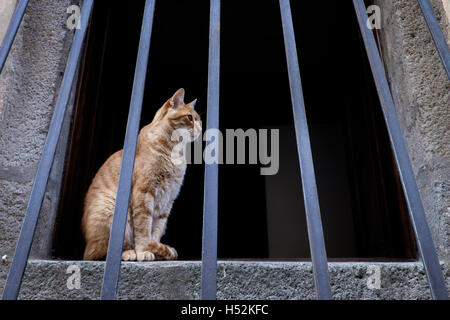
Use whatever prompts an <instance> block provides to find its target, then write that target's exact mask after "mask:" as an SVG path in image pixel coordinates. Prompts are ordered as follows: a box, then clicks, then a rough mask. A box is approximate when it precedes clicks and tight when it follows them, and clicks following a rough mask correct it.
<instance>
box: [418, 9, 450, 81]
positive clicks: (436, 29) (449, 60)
mask: <svg viewBox="0 0 450 320" xmlns="http://www.w3.org/2000/svg"><path fill="white" fill-rule="evenodd" d="M417 1H418V2H419V6H420V9H421V10H422V13H423V16H424V17H425V21H426V22H427V26H428V29H429V30H430V33H431V36H432V37H433V40H434V43H435V44H436V48H437V51H438V53H439V56H440V57H441V60H442V63H443V65H444V68H445V71H446V72H447V76H448V78H449V80H450V50H449V48H448V45H447V41H446V40H445V37H444V34H443V32H442V29H441V28H440V26H439V22H438V21H437V19H436V16H435V15H434V12H433V8H432V7H431V5H430V2H429V1H428V0H417Z"/></svg>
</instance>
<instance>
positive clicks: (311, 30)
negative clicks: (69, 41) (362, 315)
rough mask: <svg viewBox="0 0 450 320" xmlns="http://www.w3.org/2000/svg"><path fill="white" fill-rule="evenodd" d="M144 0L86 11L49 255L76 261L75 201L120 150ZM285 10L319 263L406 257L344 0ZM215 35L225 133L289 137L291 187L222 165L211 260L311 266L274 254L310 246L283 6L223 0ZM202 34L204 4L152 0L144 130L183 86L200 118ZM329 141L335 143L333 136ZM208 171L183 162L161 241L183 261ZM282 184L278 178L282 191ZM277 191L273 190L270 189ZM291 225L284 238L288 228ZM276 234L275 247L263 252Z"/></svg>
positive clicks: (396, 188) (193, 247)
mask: <svg viewBox="0 0 450 320" xmlns="http://www.w3.org/2000/svg"><path fill="white" fill-rule="evenodd" d="M143 4H144V1H142V0H139V1H136V0H135V1H129V2H128V3H127V5H126V6H123V4H122V2H119V1H102V2H100V1H97V2H96V3H95V7H94V13H93V18H92V22H91V26H90V30H89V35H88V43H87V46H86V50H85V55H84V59H83V65H82V72H81V73H80V84H79V87H78V88H77V100H76V110H75V116H74V121H73V126H72V129H71V143H70V147H69V150H68V158H67V164H66V174H65V178H64V182H63V190H62V195H61V201H60V210H59V215H58V221H57V224H56V226H57V227H56V230H55V241H54V255H55V257H58V258H65V259H80V258H81V256H82V251H83V240H82V238H81V232H80V227H79V225H80V220H81V213H82V202H83V198H84V195H85V193H86V191H87V189H88V187H89V184H90V181H91V180H92V178H93V176H94V175H95V172H96V171H97V170H98V169H99V167H100V166H101V165H102V163H103V162H104V161H105V160H106V159H107V158H108V156H109V155H111V154H112V153H114V152H115V151H117V150H119V149H121V148H123V139H124V135H125V128H126V122H127V115H128V108H129V102H130V96H131V88H132V83H133V75H134V67H135V61H136V56H137V48H138V43H139V33H140V24H141V21H142V11H143ZM291 5H292V12H293V18H294V27H295V31H296V39H297V48H298V52H299V60H300V67H301V75H302V81H303V89H304V95H305V103H306V109H307V114H308V122H309V124H310V131H311V141H312V148H313V157H314V161H315V163H318V166H319V167H320V168H328V169H324V170H323V171H322V170H320V172H318V167H317V166H316V175H317V184H318V191H319V198H320V200H321V209H322V217H323V220H324V221H323V224H324V233H325V239H326V242H327V250H328V255H329V256H330V257H331V258H343V259H348V260H350V259H356V258H373V259H376V258H389V259H412V258H415V257H416V246H415V241H414V238H413V235H412V230H411V224H410V222H409V217H408V213H407V209H406V205H405V201H404V198H403V195H402V192H401V186H400V182H399V178H398V174H397V170H396V167H395V164H394V161H393V156H392V152H391V148H390V144H389V138H388V135H387V131H386V128H385V125H384V120H383V116H382V114H381V108H380V105H379V101H378V98H377V94H376V90H375V87H374V84H373V80H372V78H371V74H370V68H369V65H368V62H367V59H366V55H365V51H364V47H363V44H362V42H361V40H360V36H359V30H358V26H357V24H356V18H355V14H354V9H353V7H352V4H351V1H331V2H327V4H326V6H324V4H323V3H322V2H318V1H291ZM221 31H222V43H221V47H222V51H221V101H220V102H221V112H220V118H221V121H220V128H221V129H222V131H223V132H225V129H237V128H242V129H244V130H245V129H250V128H254V129H262V128H280V129H281V131H282V132H285V133H283V134H282V135H281V136H282V137H286V139H283V140H281V141H280V145H281V149H282V150H283V152H282V153H281V156H282V157H286V158H283V159H284V160H283V159H281V165H282V166H283V167H280V172H282V171H283V172H284V173H283V174H285V176H286V180H283V179H284V178H283V179H281V180H280V179H278V180H277V181H275V180H270V178H266V177H264V176H261V175H260V167H259V165H224V166H220V174H219V179H220V188H219V248H218V249H219V252H218V255H219V258H222V259H268V258H274V259H297V258H298V259H305V258H308V257H309V253H308V252H304V251H301V250H300V249H299V251H292V252H288V251H283V250H282V248H284V247H286V248H288V247H290V246H293V243H292V242H295V241H298V242H302V243H303V244H304V245H305V244H307V241H308V240H307V231H306V226H305V223H304V217H303V218H302V217H300V215H304V214H303V213H302V212H304V211H302V210H303V203H302V193H301V184H300V181H301V180H300V172H299V167H298V160H297V146H296V143H295V139H291V138H289V136H291V137H292V134H293V116H292V107H291V100H290V91H289V82H288V74H287V66H286V58H285V51H284V42H283V34H282V25H281V17H280V10H279V4H278V1H276V0H264V1H261V0H259V1H257V0H246V1H238V0H227V1H223V2H222V23H221ZM208 35H209V1H187V0H183V1H180V0H176V1H175V0H164V1H157V2H156V11H155V19H154V28H153V35H152V43H151V54H150V60H149V67H148V75H147V85H146V92H145V98H144V104H143V113H142V119H141V125H142V126H144V125H146V124H148V123H149V122H150V121H151V120H152V118H153V115H154V113H155V112H156V110H157V109H158V108H159V107H160V106H161V105H162V104H163V103H164V102H165V101H166V100H167V99H168V98H169V97H170V96H171V95H172V94H173V93H174V92H175V91H176V90H177V89H178V88H181V87H183V88H185V89H186V93H187V97H186V99H187V100H189V101H190V100H193V99H194V98H198V99H199V102H198V104H197V111H198V112H199V113H200V114H201V116H202V120H203V121H204V123H205V122H206V116H207V114H206V95H207V80H208V79H207V77H208ZM321 128H332V129H330V130H329V129H324V130H322V129H321ZM336 133H338V135H339V136H341V137H342V138H341V139H340V140H333V137H334V136H335V135H336ZM327 135H328V136H327ZM336 141H338V142H336ZM323 150H325V151H323ZM334 156H336V158H337V157H339V159H340V160H339V161H334ZM287 160H289V161H287ZM283 164H285V165H283ZM203 176H204V166H203V165H191V166H190V167H189V169H188V172H187V175H186V178H185V183H184V186H183V188H182V191H181V194H180V196H179V198H178V199H177V201H176V202H175V205H174V208H173V211H172V215H171V217H170V219H169V224H168V229H167V233H166V235H165V237H164V238H163V242H165V243H167V244H170V245H172V246H174V247H175V248H177V250H178V252H179V254H180V259H182V260H191V259H192V260H197V259H200V257H201V236H202V214H203V188H204V186H203ZM283 177H284V176H283ZM274 181H275V182H274ZM280 181H281V182H283V181H285V182H286V183H281V185H279V186H278V184H280ZM274 186H277V190H278V191H279V193H271V192H269V191H270V190H271V189H270V188H272V187H274ZM343 199H344V200H343ZM281 201H282V202H281ZM273 204H274V205H273ZM270 208H272V209H273V208H279V209H277V210H280V211H283V212H284V211H286V215H285V216H284V219H282V220H281V221H279V223H278V225H279V228H278V229H277V230H278V231H275V234H274V235H273V234H272V235H269V233H270V232H269V230H272V229H270V228H269V227H270V226H268V221H272V220H271V219H275V220H276V219H277V217H278V216H277V212H278V211H277V210H275V211H274V210H272V209H270ZM284 209H286V210H284ZM271 210H272V211H271ZM287 212H292V214H291V213H289V214H288V213H287ZM297 212H298V216H297V215H296V213H297ZM339 212H344V213H345V214H346V215H347V216H348V219H350V220H351V227H349V225H345V226H343V225H342V221H344V219H340V216H339ZM289 215H292V216H289ZM281 216H282V215H280V219H281ZM350 220H349V221H350ZM340 221H341V223H340ZM283 228H286V229H283ZM346 228H347V229H346ZM349 228H350V230H349ZM288 229H289V230H291V231H292V234H293V236H292V237H288V236H286V235H287V234H289V232H284V231H283V230H288ZM344 232H349V233H350V234H351V240H349V241H351V243H350V245H348V244H346V243H344V242H342V243H341V242H339V239H340V238H342V237H341V236H340V235H342V234H343V233H344ZM275 238H276V239H277V243H276V245H274V243H272V245H271V243H269V242H270V241H272V240H271V239H275ZM306 247H307V246H306ZM347 247H351V250H350V249H348V250H347V249H346V248H347ZM271 250H275V251H273V252H275V254H273V253H272V251H271ZM283 252H286V253H283Z"/></svg>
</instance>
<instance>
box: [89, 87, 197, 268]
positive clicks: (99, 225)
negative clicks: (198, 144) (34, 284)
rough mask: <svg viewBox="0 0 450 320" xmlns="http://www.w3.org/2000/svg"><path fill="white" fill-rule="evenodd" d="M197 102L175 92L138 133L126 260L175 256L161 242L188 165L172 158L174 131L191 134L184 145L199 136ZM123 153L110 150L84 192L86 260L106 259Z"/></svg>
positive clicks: (124, 257)
mask: <svg viewBox="0 0 450 320" xmlns="http://www.w3.org/2000/svg"><path fill="white" fill-rule="evenodd" d="M195 103H196V100H195V101H193V102H191V103H189V104H185V103H184V90H183V89H180V90H178V91H177V92H176V93H175V95H174V96H173V97H172V98H171V99H169V100H168V101H167V102H166V103H165V104H164V105H163V106H162V107H161V109H159V110H158V112H157V113H156V115H155V118H154V119H153V121H152V123H150V124H149V125H148V126H146V127H144V128H143V129H142V130H141V132H140V133H139V137H138V143H137V151H136V162H135V166H134V173H133V184H132V190H131V195H130V205H129V209H128V218H127V225H126V231H125V239H124V251H123V254H122V259H123V260H125V261H136V260H137V261H152V260H156V259H157V260H176V259H177V258H178V254H177V252H176V250H175V249H174V248H171V247H169V246H167V245H164V244H162V243H161V242H160V240H161V237H162V236H163V234H164V232H165V229H166V224H167V219H168V217H169V214H170V211H171V209H172V204H173V202H174V200H175V199H176V198H177V196H178V193H179V191H180V188H181V185H182V183H183V179H184V175H185V172H186V164H184V163H180V162H177V161H173V159H172V152H173V149H174V146H175V145H176V144H178V143H179V141H173V140H175V139H172V134H173V133H174V131H175V130H177V129H183V130H187V131H185V132H188V133H189V135H190V136H189V138H188V139H184V140H183V143H189V142H192V141H195V140H196V139H197V138H198V137H199V136H200V135H201V132H202V127H201V121H200V117H199V115H198V114H197V112H195V110H194V107H195ZM185 140H188V141H185ZM122 152H123V150H121V151H119V152H117V153H115V154H113V155H112V156H111V157H110V158H109V159H108V160H107V161H106V162H105V163H104V164H103V166H102V167H101V168H100V170H99V171H98V172H97V174H96V176H95V177H94V179H93V181H92V184H91V186H90V187H89V190H88V192H87V194H86V198H85V202H84V212H83V218H82V231H83V236H84V239H85V241H86V248H85V251H84V257H83V259H84V260H103V259H105V257H106V254H107V251H108V242H109V236H110V228H111V224H112V218H113V215H114V206H115V201H116V192H117V186H118V181H119V174H120V166H121V161H122Z"/></svg>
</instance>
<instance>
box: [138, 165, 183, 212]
mask: <svg viewBox="0 0 450 320" xmlns="http://www.w3.org/2000/svg"><path fill="white" fill-rule="evenodd" d="M185 170H186V168H185V167H178V168H172V170H170V171H169V172H166V171H161V172H154V173H153V176H150V177H149V179H150V180H151V181H150V184H149V185H150V186H151V188H149V190H148V191H147V194H146V197H145V202H146V207H147V208H148V209H150V210H151V211H152V213H153V215H154V216H155V217H158V216H160V215H164V214H166V211H167V209H168V206H170V205H171V204H172V203H173V201H174V200H175V199H176V198H177V197H178V194H179V192H180V189H181V186H182V184H183V179H184V174H185Z"/></svg>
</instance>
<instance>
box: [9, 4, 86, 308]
mask: <svg viewBox="0 0 450 320" xmlns="http://www.w3.org/2000/svg"><path fill="white" fill-rule="evenodd" d="M92 5H93V0H85V2H84V5H83V8H82V16H81V29H80V30H77V31H76V33H75V38H74V40H73V44H72V48H71V50H70V55H69V59H68V61H67V66H66V70H65V73H64V78H63V81H62V84H61V89H60V93H59V96H58V100H57V101H56V106H55V112H54V114H53V119H52V121H51V124H50V129H49V132H48V136H47V140H46V142H45V146H44V150H43V153H42V158H41V161H40V163H39V168H38V171H37V174H36V177H35V180H34V185H33V189H32V191H31V196H30V200H29V202H28V208H27V213H26V215H25V219H24V221H23V225H22V230H21V231H20V236H19V240H18V243H17V247H16V251H15V253H14V258H13V261H12V263H11V267H10V269H9V274H8V279H7V280H6V285H5V289H4V291H3V299H4V300H16V299H17V297H18V295H19V290H20V285H21V282H22V277H23V273H24V271H25V268H26V264H27V260H28V256H29V253H30V249H31V245H32V242H33V237H34V232H35V230H36V224H37V221H38V218H39V212H40V209H41V206H42V201H43V199H44V196H45V190H46V187H47V182H48V177H49V175H50V170H51V168H52V164H53V160H54V158H55V151H56V146H57V144H58V140H59V136H60V134H61V128H62V123H63V120H64V116H65V113H66V109H67V104H68V101H69V97H70V93H71V90H72V86H73V82H74V80H75V74H76V71H77V66H78V61H79V58H80V55H81V50H82V48H83V43H84V38H85V36H86V30H87V28H88V22H89V18H90V16H91V12H92Z"/></svg>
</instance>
